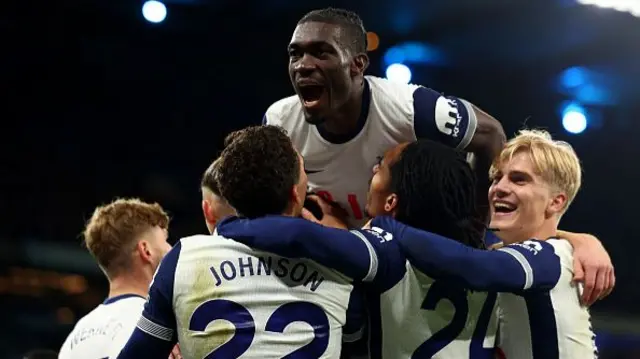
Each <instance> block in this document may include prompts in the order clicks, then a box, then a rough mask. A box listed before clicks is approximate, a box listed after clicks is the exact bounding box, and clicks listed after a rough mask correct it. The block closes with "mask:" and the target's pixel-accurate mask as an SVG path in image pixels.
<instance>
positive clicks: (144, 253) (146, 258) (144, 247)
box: [136, 240, 151, 263]
mask: <svg viewBox="0 0 640 359" xmlns="http://www.w3.org/2000/svg"><path fill="white" fill-rule="evenodd" d="M136 248H137V249H138V255H140V259H142V261H143V262H146V263H151V246H150V245H149V242H147V241H145V240H141V241H138V244H136Z"/></svg>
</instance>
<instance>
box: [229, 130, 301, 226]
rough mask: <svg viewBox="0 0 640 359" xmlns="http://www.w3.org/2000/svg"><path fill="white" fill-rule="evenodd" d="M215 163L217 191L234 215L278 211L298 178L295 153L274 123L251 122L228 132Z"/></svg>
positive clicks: (289, 141) (251, 215)
mask: <svg viewBox="0 0 640 359" xmlns="http://www.w3.org/2000/svg"><path fill="white" fill-rule="evenodd" d="M227 139H231V140H225V144H226V147H225V149H224V150H223V151H222V154H221V155H220V158H219V159H218V161H219V163H217V181H216V183H217V185H218V189H219V191H220V194H221V195H222V197H223V198H225V199H226V200H227V202H229V204H230V205H231V206H232V207H233V208H235V210H236V211H237V213H238V215H240V216H244V217H248V218H256V217H261V216H265V215H268V214H281V213H282V212H284V211H285V210H286V208H287V205H288V204H289V199H290V194H291V187H293V186H294V185H296V184H297V183H298V181H299V179H300V163H299V162H298V161H299V160H298V154H297V153H296V150H295V149H294V148H293V144H292V143H291V140H290V139H289V137H288V136H287V133H286V132H285V131H284V130H283V129H282V128H280V127H277V126H271V125H266V126H252V127H248V128H245V129H242V130H239V131H236V132H233V133H231V134H230V135H229V136H227Z"/></svg>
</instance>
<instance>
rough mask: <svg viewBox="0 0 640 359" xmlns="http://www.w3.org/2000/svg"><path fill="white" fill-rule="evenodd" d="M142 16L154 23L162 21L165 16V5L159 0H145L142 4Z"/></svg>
mask: <svg viewBox="0 0 640 359" xmlns="http://www.w3.org/2000/svg"><path fill="white" fill-rule="evenodd" d="M142 16H144V18H145V19H147V21H149V22H152V23H154V24H157V23H160V22H163V21H164V19H166V17H167V7H166V6H164V4H163V3H161V2H160V1H155V0H149V1H146V2H145V3H144V5H142Z"/></svg>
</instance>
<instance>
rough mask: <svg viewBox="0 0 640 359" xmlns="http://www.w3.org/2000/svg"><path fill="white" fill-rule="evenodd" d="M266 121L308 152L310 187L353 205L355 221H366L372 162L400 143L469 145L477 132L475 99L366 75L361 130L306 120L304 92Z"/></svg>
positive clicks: (287, 100)
mask: <svg viewBox="0 0 640 359" xmlns="http://www.w3.org/2000/svg"><path fill="white" fill-rule="evenodd" d="M263 123H264V124H269V125H277V126H280V127H282V128H284V129H285V130H286V131H287V132H288V134H289V137H290V138H291V140H292V142H293V145H294V146H295V147H296V149H297V150H298V151H299V152H300V154H301V155H302V156H303V157H304V160H305V168H306V170H307V174H308V175H309V189H310V190H311V191H314V192H317V193H318V194H319V195H321V196H322V197H324V198H325V199H327V200H330V201H335V202H337V203H339V204H340V205H342V207H343V208H345V209H348V210H349V212H350V214H351V216H352V217H351V220H350V224H351V225H352V226H354V227H361V226H362V225H363V224H364V222H365V217H366V215H365V213H364V208H365V204H366V200H367V183H368V181H369V179H370V178H371V175H372V172H371V171H372V168H373V166H374V165H375V164H376V163H377V161H378V158H380V157H381V156H383V155H384V152H385V151H387V150H389V149H391V148H393V147H394V146H396V145H398V144H400V143H404V142H411V141H415V140H416V139H417V138H428V139H431V140H434V141H439V142H442V143H445V144H447V145H450V146H452V147H456V148H460V149H464V148H465V147H466V146H467V145H468V144H469V142H471V139H472V137H473V135H474V134H475V130H476V126H477V118H476V116H475V112H474V111H473V108H472V106H471V104H470V103H468V102H467V101H465V100H462V99H459V98H456V97H452V96H444V95H441V94H440V93H438V92H436V91H433V90H431V89H429V88H426V87H422V86H418V85H412V84H408V85H407V84H400V83H395V82H391V81H388V80H386V79H382V78H378V77H373V76H365V89H364V95H363V101H362V112H361V118H360V120H359V127H358V132H357V133H355V134H353V135H350V136H347V137H344V136H340V137H336V136H332V135H331V134H329V133H326V132H325V131H323V130H322V127H318V126H315V125H311V124H309V123H307V122H306V121H305V118H304V113H303V109H302V104H301V102H300V99H299V98H298V96H291V97H287V98H285V99H282V100H280V101H278V102H276V103H274V104H273V105H271V106H270V107H269V109H268V110H267V112H266V114H265V116H264V119H263Z"/></svg>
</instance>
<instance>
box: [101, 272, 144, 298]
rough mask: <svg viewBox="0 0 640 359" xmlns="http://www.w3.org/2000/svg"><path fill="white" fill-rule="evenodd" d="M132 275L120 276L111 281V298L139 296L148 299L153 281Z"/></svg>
mask: <svg viewBox="0 0 640 359" xmlns="http://www.w3.org/2000/svg"><path fill="white" fill-rule="evenodd" d="M141 277H146V276H135V275H131V274H126V275H119V276H117V277H114V278H113V279H110V280H109V298H113V297H117V296H119V295H123V294H137V295H139V296H142V297H146V296H147V294H149V286H150V285H151V279H150V278H149V279H147V278H141Z"/></svg>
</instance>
